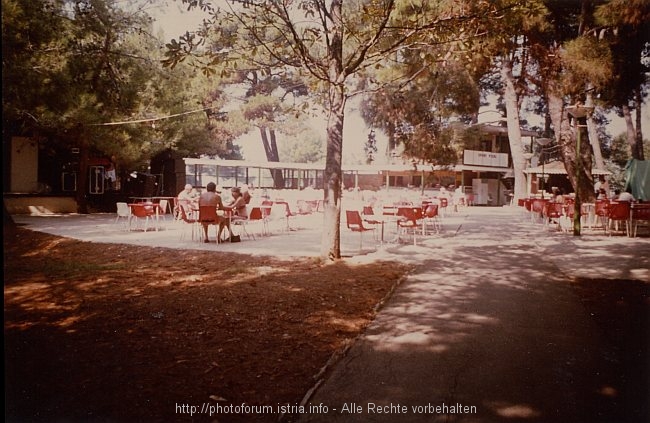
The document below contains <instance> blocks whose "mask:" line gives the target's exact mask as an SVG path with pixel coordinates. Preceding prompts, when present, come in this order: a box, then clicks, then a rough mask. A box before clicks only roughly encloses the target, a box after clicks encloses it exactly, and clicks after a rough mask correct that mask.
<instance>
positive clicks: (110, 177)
mask: <svg viewBox="0 0 650 423" xmlns="http://www.w3.org/2000/svg"><path fill="white" fill-rule="evenodd" d="M104 179H105V180H106V189H107V190H108V191H112V190H113V189H114V188H115V181H117V174H116V172H115V165H114V164H113V162H110V163H109V164H108V166H106V170H105V171H104Z"/></svg>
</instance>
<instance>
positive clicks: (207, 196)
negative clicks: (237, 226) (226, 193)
mask: <svg viewBox="0 0 650 423" xmlns="http://www.w3.org/2000/svg"><path fill="white" fill-rule="evenodd" d="M220 192H221V189H219V190H217V184H215V183H214V182H209V183H208V185H207V186H206V187H205V191H204V192H202V193H201V195H200V196H199V207H200V206H212V207H216V209H217V210H222V209H223V208H224V207H223V201H222V200H221V196H220V195H219V193H220ZM201 223H202V225H203V233H204V234H205V238H204V240H203V242H210V240H209V238H208V225H209V224H210V223H208V222H206V223H204V222H201ZM226 223H227V219H224V218H222V217H219V218H218V220H217V222H214V223H213V224H218V225H219V232H218V234H217V242H219V240H220V239H221V232H222V231H223V228H224V227H226V226H228V231H230V226H229V225H226Z"/></svg>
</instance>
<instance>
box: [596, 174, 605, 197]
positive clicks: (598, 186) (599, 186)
mask: <svg viewBox="0 0 650 423" xmlns="http://www.w3.org/2000/svg"><path fill="white" fill-rule="evenodd" d="M594 190H595V192H596V196H599V195H600V194H601V190H605V197H607V198H609V182H607V180H606V179H605V176H603V175H600V176H599V177H598V182H596V185H594Z"/></svg>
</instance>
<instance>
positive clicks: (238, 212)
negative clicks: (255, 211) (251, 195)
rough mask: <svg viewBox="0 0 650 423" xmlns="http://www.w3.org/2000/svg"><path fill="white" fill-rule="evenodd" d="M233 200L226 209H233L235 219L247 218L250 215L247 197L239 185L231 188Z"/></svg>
mask: <svg viewBox="0 0 650 423" xmlns="http://www.w3.org/2000/svg"><path fill="white" fill-rule="evenodd" d="M230 193H231V195H232V201H231V202H230V203H229V204H228V205H227V206H226V210H231V211H232V218H233V219H242V218H243V219H245V218H247V217H248V211H247V210H246V198H245V197H244V195H243V194H242V192H241V189H240V188H239V187H232V189H231V190H230Z"/></svg>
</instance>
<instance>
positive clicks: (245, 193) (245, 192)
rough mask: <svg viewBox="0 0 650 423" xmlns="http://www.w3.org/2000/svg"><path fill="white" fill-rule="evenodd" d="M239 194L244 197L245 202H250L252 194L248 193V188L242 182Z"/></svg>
mask: <svg viewBox="0 0 650 423" xmlns="http://www.w3.org/2000/svg"><path fill="white" fill-rule="evenodd" d="M241 194H242V197H244V201H246V204H250V203H251V198H252V195H251V193H250V188H249V187H248V185H246V184H244V185H242V186H241Z"/></svg>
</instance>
